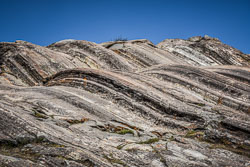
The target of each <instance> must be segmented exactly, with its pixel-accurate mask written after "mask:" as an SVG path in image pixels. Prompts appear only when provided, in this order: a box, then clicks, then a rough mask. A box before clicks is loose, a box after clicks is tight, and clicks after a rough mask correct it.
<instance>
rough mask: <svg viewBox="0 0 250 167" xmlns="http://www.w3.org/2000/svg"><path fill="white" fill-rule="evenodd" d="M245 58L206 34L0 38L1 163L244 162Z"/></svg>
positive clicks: (248, 155) (248, 75) (248, 108)
mask: <svg viewBox="0 0 250 167" xmlns="http://www.w3.org/2000/svg"><path fill="white" fill-rule="evenodd" d="M249 65H250V64H249V55H246V54H243V53H241V52H240V51H238V50H236V49H234V48H232V47H230V46H228V45H225V44H223V43H221V42H220V41H219V40H218V39H216V38H212V37H208V36H205V37H191V38H189V39H188V40H180V39H174V40H172V39H167V40H164V41H163V42H161V43H160V44H158V45H156V46H155V45H154V44H153V43H151V42H150V41H148V40H132V41H115V42H106V43H102V44H96V43H93V42H88V41H79V40H63V41H59V42H56V43H54V44H51V45H49V46H47V47H41V46H37V45H34V44H31V43H28V42H24V41H17V42H13V43H7V42H2V43H0V166H8V167H17V166H28V167H30V166H31V167H47V166H54V167H56V166H70V167H78V166H89V167H94V166H100V167H105V166H107V167H108V166H110V167H113V166H117V167H137V166H143V167H144V166H145V167H147V166H148V167H164V166H168V167H177V166H178V167H186V166H193V167H196V166H202V167H203V166H204V167H206V166H207V167H210V166H215V167H221V166H237V167H245V166H249V165H250V140H249V139H250V116H249V114H250V68H249Z"/></svg>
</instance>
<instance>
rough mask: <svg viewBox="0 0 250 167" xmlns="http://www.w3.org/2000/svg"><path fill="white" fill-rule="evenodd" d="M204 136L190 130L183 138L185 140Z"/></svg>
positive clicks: (202, 133)
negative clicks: (185, 138)
mask: <svg viewBox="0 0 250 167" xmlns="http://www.w3.org/2000/svg"><path fill="white" fill-rule="evenodd" d="M203 136H204V132H201V131H194V130H191V131H188V132H187V134H186V135H185V137H187V138H196V137H198V138H199V137H203Z"/></svg>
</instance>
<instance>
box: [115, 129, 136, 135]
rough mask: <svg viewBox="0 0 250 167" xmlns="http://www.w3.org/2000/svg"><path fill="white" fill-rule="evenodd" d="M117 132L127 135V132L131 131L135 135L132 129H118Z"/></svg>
mask: <svg viewBox="0 0 250 167" xmlns="http://www.w3.org/2000/svg"><path fill="white" fill-rule="evenodd" d="M115 133H117V134H120V135H125V134H127V133H130V134H132V135H134V132H133V131H132V130H130V129H122V130H120V131H117V132H115Z"/></svg>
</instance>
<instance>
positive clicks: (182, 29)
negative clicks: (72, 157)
mask: <svg viewBox="0 0 250 167" xmlns="http://www.w3.org/2000/svg"><path fill="white" fill-rule="evenodd" d="M0 18H1V19H0V41H15V40H25V41H29V42H32V43H35V44H39V45H49V44H51V43H53V42H56V41H59V40H62V39H79V40H88V41H93V42H96V43H100V42H105V41H110V40H113V39H115V38H117V37H119V36H122V37H124V38H128V39H138V38H146V39H149V40H150V41H152V42H153V43H155V44H157V43H159V42H160V41H162V40H164V39H166V38H184V39H186V38H188V37H191V36H197V35H201V36H203V35H205V34H208V35H210V36H213V37H218V38H219V39H220V40H222V41H223V42H225V43H227V44H229V45H231V46H233V47H235V48H237V49H240V50H241V51H243V52H245V53H250V0H169V1H168V0H0Z"/></svg>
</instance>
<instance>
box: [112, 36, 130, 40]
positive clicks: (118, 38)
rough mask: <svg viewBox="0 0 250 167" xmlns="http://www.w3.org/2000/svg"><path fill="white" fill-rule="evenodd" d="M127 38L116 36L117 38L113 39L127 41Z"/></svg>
mask: <svg viewBox="0 0 250 167" xmlns="http://www.w3.org/2000/svg"><path fill="white" fill-rule="evenodd" d="M127 40H128V39H127V38H123V37H121V36H120V37H117V38H115V40H114V41H127Z"/></svg>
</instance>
